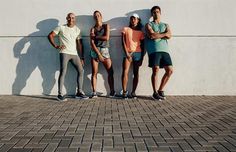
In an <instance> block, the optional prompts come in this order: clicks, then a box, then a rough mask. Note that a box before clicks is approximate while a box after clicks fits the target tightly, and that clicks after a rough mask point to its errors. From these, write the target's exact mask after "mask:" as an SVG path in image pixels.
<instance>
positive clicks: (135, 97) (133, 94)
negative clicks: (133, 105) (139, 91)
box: [130, 92, 138, 99]
mask: <svg viewBox="0 0 236 152" xmlns="http://www.w3.org/2000/svg"><path fill="white" fill-rule="evenodd" d="M130 97H131V98H133V99H137V98H138V97H137V95H136V93H135V92H131V94H130Z"/></svg>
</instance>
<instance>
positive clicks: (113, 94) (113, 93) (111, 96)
mask: <svg viewBox="0 0 236 152" xmlns="http://www.w3.org/2000/svg"><path fill="white" fill-rule="evenodd" d="M115 96H116V92H115V91H114V90H113V91H111V92H110V94H109V97H110V98H114V97H115Z"/></svg>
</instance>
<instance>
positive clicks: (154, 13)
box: [152, 9, 161, 20]
mask: <svg viewBox="0 0 236 152" xmlns="http://www.w3.org/2000/svg"><path fill="white" fill-rule="evenodd" d="M152 16H153V19H154V20H155V19H160V18H161V11H160V10H159V9H154V10H153V11H152Z"/></svg>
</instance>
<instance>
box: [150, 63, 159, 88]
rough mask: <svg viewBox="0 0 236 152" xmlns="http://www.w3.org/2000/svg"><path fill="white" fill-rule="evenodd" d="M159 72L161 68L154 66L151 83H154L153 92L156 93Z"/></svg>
mask: <svg viewBox="0 0 236 152" xmlns="http://www.w3.org/2000/svg"><path fill="white" fill-rule="evenodd" d="M158 71H159V66H154V67H153V68H152V77H151V81H152V89H153V92H156V91H157V81H158Z"/></svg>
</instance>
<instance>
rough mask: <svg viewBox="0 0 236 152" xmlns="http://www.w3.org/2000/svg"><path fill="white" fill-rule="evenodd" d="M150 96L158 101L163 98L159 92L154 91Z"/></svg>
mask: <svg viewBox="0 0 236 152" xmlns="http://www.w3.org/2000/svg"><path fill="white" fill-rule="evenodd" d="M152 98H153V99H154V100H158V101H161V100H163V98H162V97H161V96H159V94H158V93H157V92H154V93H153V94H152Z"/></svg>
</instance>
